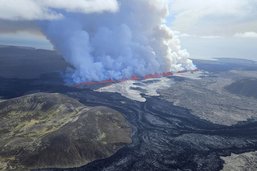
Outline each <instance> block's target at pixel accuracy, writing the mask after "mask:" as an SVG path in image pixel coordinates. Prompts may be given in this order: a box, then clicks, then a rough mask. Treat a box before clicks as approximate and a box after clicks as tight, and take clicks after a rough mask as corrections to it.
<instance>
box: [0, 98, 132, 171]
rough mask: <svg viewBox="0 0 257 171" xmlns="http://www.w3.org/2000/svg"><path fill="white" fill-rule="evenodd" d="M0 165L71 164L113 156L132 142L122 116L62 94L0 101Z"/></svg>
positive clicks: (0, 167)
mask: <svg viewBox="0 0 257 171" xmlns="http://www.w3.org/2000/svg"><path fill="white" fill-rule="evenodd" d="M0 116H1V120H0V125H1V127H0V170H3V171H4V170H28V169H33V168H51V167H58V168H69V167H78V166H81V165H85V164H87V163H89V162H91V161H94V160H97V159H103V158H106V157H109V156H111V155H112V154H113V153H115V152H116V151H117V150H119V149H120V148H121V147H122V146H124V145H126V144H129V143H131V128H130V127H129V124H128V123H127V121H126V120H125V119H124V117H123V116H122V115H121V114H120V113H119V112H117V111H115V110H112V109H110V108H108V107H101V106H99V107H89V106H85V105H83V104H81V103H79V102H78V101H77V100H75V99H72V98H69V97H67V96H64V95H61V94H56V93H55V94H49V93H37V94H32V95H27V96H23V97H19V98H15V99H10V100H6V101H4V102H0Z"/></svg>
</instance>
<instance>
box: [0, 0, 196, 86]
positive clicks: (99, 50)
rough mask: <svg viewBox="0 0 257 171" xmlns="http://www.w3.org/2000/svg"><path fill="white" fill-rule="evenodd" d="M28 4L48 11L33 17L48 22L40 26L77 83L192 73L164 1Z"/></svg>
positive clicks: (87, 0) (80, 0)
mask: <svg viewBox="0 0 257 171" xmlns="http://www.w3.org/2000/svg"><path fill="white" fill-rule="evenodd" d="M2 1H3V0H2ZM10 1H12V0H8V2H10ZM20 1H25V0H20ZM26 1H30V2H34V4H35V2H36V4H40V5H39V6H40V9H39V11H42V10H43V12H44V11H45V9H47V10H46V11H47V12H46V13H45V14H44V15H45V17H38V18H37V17H36V18H37V19H40V18H43V19H48V20H43V21H42V20H41V21H37V22H38V25H39V26H40V27H41V28H42V32H43V33H44V34H45V35H46V37H47V38H48V39H49V40H50V41H51V43H52V44H53V46H54V47H55V48H56V49H57V50H58V51H59V53H61V54H62V56H63V57H64V58H65V60H66V61H67V62H69V63H70V64H71V65H73V66H74V68H75V70H74V73H73V74H72V79H73V81H75V82H82V81H100V80H107V79H123V78H129V77H131V76H132V75H138V76H144V75H146V74H153V73H161V72H168V71H179V70H185V69H194V68H195V66H194V65H193V63H192V61H191V60H189V59H188V58H189V54H188V53H187V51H186V50H183V49H182V48H181V46H180V42H179V40H178V39H177V38H176V37H174V36H173V33H172V31H171V29H170V28H168V27H167V25H166V24H165V18H166V17H167V15H168V12H169V11H168V0H117V2H116V1H112V0H105V1H102V0H78V1H68V0H55V1H50V0H44V1H43V0H34V1H33V0H26ZM0 2H1V0H0ZM12 2H13V1H12ZM16 2H19V1H16ZM107 2H108V3H107ZM83 4H84V5H83ZM116 5H118V7H117V8H116ZM41 7H42V8H41ZM0 10H1V9H0ZM36 11H37V10H36ZM1 13H2V12H1ZM41 13H42V12H40V14H41ZM14 14H15V13H14ZM16 15H17V16H22V17H21V18H26V19H33V17H32V18H30V17H28V16H24V15H20V14H15V15H13V16H12V18H19V17H15V16H16ZM0 16H2V15H0ZM59 16H61V17H59ZM53 19H54V20H53Z"/></svg>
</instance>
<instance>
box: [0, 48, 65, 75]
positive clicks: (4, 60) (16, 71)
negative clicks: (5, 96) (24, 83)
mask: <svg viewBox="0 0 257 171" xmlns="http://www.w3.org/2000/svg"><path fill="white" fill-rule="evenodd" d="M67 66H68V64H67V63H66V62H65V61H64V59H63V58H62V57H61V56H60V55H58V54H57V53H56V52H55V51H50V50H42V49H34V48H28V47H16V46H0V77H2V78H21V79H31V78H39V77H40V75H42V74H46V73H53V72H63V71H65V69H66V68H67Z"/></svg>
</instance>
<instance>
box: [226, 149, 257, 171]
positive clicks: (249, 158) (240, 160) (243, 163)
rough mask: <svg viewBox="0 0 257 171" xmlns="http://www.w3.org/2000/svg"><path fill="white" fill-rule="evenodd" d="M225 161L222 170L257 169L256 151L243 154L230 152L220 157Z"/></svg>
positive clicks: (248, 170) (253, 170)
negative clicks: (226, 155)
mask: <svg viewBox="0 0 257 171" xmlns="http://www.w3.org/2000/svg"><path fill="white" fill-rule="evenodd" d="M222 159H223V160H224V161H225V164H224V168H223V169H222V171H232V170H233V171H256V170H257V162H256V161H257V152H249V153H243V154H232V155H231V156H228V157H222Z"/></svg>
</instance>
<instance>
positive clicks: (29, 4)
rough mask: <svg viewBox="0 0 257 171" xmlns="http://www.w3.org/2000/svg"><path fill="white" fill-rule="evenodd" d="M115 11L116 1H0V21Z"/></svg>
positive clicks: (50, 18)
mask: <svg viewBox="0 0 257 171" xmlns="http://www.w3.org/2000/svg"><path fill="white" fill-rule="evenodd" d="M117 9H118V3H117V1H116V0H104V1H103V0H75V1H71V0H0V19H4V20H52V19H59V18H62V17H63V15H62V13H61V12H58V11H57V10H59V11H60V10H61V11H69V12H82V13H91V12H103V11H116V10H117Z"/></svg>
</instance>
